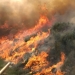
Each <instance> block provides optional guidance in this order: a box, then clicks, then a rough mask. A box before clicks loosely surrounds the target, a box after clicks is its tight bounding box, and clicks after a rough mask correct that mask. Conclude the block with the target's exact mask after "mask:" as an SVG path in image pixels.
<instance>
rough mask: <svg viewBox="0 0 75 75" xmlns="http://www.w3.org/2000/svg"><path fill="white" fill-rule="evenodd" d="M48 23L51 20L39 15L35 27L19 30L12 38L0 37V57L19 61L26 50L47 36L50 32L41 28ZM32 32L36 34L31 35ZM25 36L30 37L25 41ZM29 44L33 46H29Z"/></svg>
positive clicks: (32, 49) (33, 48) (35, 45)
mask: <svg viewBox="0 0 75 75" xmlns="http://www.w3.org/2000/svg"><path fill="white" fill-rule="evenodd" d="M50 24H51V21H49V20H48V18H47V17H46V16H41V17H40V19H39V21H38V23H37V25H35V27H33V28H31V29H28V30H24V31H19V32H18V33H17V34H16V35H14V38H13V39H12V40H10V39H8V37H2V39H0V57H2V58H3V59H5V60H6V61H11V62H13V63H17V62H19V60H20V59H22V58H23V56H24V54H25V53H26V52H30V51H31V52H32V51H34V50H35V49H36V47H37V46H38V43H40V41H41V42H43V40H44V39H45V38H47V37H48V36H49V34H50V32H42V31H41V29H42V28H43V27H44V26H49V25H50ZM33 34H36V36H32V35H33ZM27 36H31V37H30V39H29V40H28V41H27V42H25V41H24V38H25V37H27ZM31 45H33V46H32V47H31Z"/></svg>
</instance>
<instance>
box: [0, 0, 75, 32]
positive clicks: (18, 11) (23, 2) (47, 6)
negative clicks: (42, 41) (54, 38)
mask: <svg viewBox="0 0 75 75" xmlns="http://www.w3.org/2000/svg"><path fill="white" fill-rule="evenodd" d="M74 3H75V0H35V1H34V0H10V1H9V0H0V26H1V27H0V30H1V28H2V26H3V25H4V28H3V29H6V27H5V23H6V24H7V26H8V28H9V32H10V31H11V30H12V29H14V28H15V30H20V29H23V28H30V27H32V26H35V25H36V23H37V22H38V19H39V17H40V15H46V16H47V17H48V18H49V19H51V18H52V17H53V16H54V17H55V18H56V22H65V21H66V22H68V21H70V22H73V23H75V22H74V20H75V11H74V9H75V4H74ZM2 32H3V31H2ZM4 33H5V31H4Z"/></svg>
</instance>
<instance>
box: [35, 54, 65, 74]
mask: <svg viewBox="0 0 75 75" xmlns="http://www.w3.org/2000/svg"><path fill="white" fill-rule="evenodd" d="M64 61H65V54H64V53H61V61H60V62H58V63H57V64H56V65H53V66H51V67H49V68H44V69H43V70H42V71H41V72H38V73H36V74H34V75H42V74H44V75H64V72H61V67H62V65H63V64H64ZM53 68H55V69H56V70H57V71H56V73H53V72H52V69H53Z"/></svg>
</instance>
